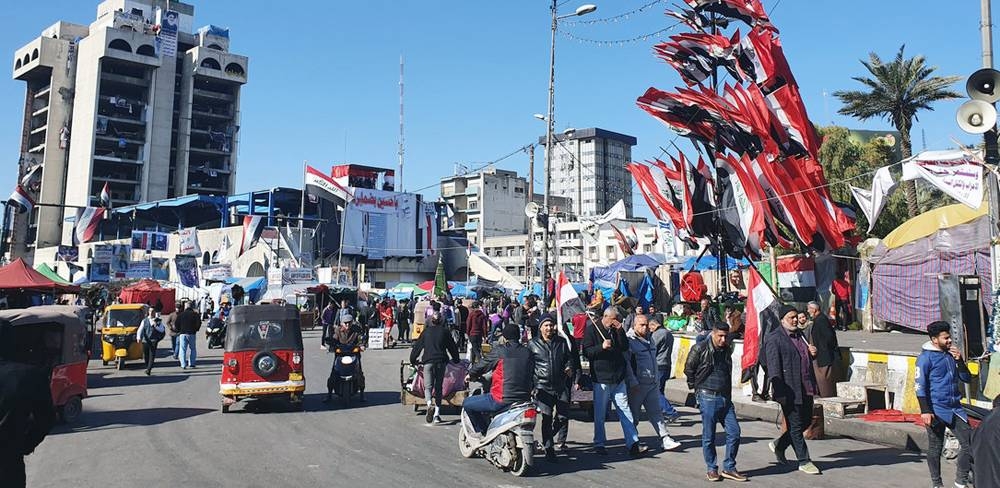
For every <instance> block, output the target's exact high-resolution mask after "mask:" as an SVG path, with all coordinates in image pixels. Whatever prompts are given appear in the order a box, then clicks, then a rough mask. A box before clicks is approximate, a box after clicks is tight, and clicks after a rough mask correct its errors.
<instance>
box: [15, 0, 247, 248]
mask: <svg viewBox="0 0 1000 488" xmlns="http://www.w3.org/2000/svg"><path fill="white" fill-rule="evenodd" d="M168 5H169V9H170V10H169V11H168V10H167V7H168ZM193 25H194V7H193V6H192V5H189V4H185V3H182V2H176V1H172V2H167V1H166V0H105V1H104V2H101V3H100V4H99V5H98V6H97V18H96V20H95V21H94V22H92V23H91V24H90V25H89V26H84V25H77V24H71V23H67V22H58V23H56V24H54V25H52V26H51V27H49V28H47V29H45V30H43V31H42V33H41V36H39V37H38V38H36V39H35V40H33V41H31V42H29V43H28V44H27V45H25V46H24V47H22V48H21V49H18V50H17V51H16V52H15V55H14V60H13V78H14V79H16V80H21V81H24V82H25V85H26V91H25V110H24V121H23V127H24V129H23V136H22V143H21V153H22V160H23V161H28V163H26V164H22V165H21V174H22V175H23V174H24V172H26V171H28V170H29V169H30V161H35V162H36V163H42V166H41V169H40V174H41V176H40V180H39V185H38V186H37V188H36V190H37V192H34V193H33V194H32V196H33V198H35V201H36V202H39V203H41V204H43V205H40V206H38V207H36V210H35V211H34V212H33V213H32V214H31V215H16V216H14V218H13V219H12V220H13V230H12V232H11V233H10V234H9V236H10V243H11V247H10V252H11V257H12V258H13V257H25V258H27V259H29V260H31V258H32V257H33V254H34V250H35V249H36V248H40V247H47V246H53V245H58V244H70V243H71V237H70V234H71V229H72V225H71V224H69V223H66V224H64V219H65V218H66V217H69V216H73V215H75V212H76V208H78V207H86V206H95V205H97V204H98V201H99V197H100V193H101V190H102V189H103V188H104V185H105V184H107V185H108V187H109V190H110V193H111V202H112V205H113V206H115V207H121V206H126V205H132V204H136V203H140V202H147V201H153V200H161V199H165V198H172V197H175V196H183V195H189V194H215V195H227V194H231V193H233V190H234V184H235V181H236V180H235V177H236V162H237V161H236V154H237V149H238V145H239V144H238V131H239V120H240V89H241V87H242V85H243V84H244V83H246V81H247V68H248V59H247V58H246V56H241V55H237V54H233V53H231V52H230V51H229V44H230V40H229V32H228V29H222V28H218V27H214V26H208V27H204V28H201V29H198V30H197V31H194V30H193Z"/></svg>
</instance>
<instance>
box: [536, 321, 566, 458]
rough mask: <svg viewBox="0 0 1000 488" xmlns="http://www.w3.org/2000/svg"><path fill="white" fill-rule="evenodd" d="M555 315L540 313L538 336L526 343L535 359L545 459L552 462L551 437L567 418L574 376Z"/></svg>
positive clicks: (561, 427)
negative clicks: (571, 381) (570, 388)
mask: <svg viewBox="0 0 1000 488" xmlns="http://www.w3.org/2000/svg"><path fill="white" fill-rule="evenodd" d="M557 327H558V324H556V318H555V317H553V316H552V315H551V314H545V315H543V316H542V320H541V322H539V325H538V330H539V336H538V337H536V338H534V339H532V340H531V342H529V343H528V349H530V350H531V355H532V356H533V357H534V360H535V388H536V390H537V394H536V397H537V399H538V407H539V411H540V412H541V414H542V445H543V446H544V447H545V460H547V461H550V462H555V460H556V450H555V442H554V438H555V435H556V432H561V431H562V429H563V426H564V425H566V424H567V423H568V422H569V417H567V413H569V383H570V379H572V378H573V358H572V350H571V349H570V347H569V344H567V342H566V339H564V338H562V337H559V333H558V329H557Z"/></svg>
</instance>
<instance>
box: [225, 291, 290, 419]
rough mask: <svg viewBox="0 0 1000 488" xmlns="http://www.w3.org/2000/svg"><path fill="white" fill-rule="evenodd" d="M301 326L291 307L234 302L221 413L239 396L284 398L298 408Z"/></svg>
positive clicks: (241, 397) (226, 345) (227, 326)
mask: <svg viewBox="0 0 1000 488" xmlns="http://www.w3.org/2000/svg"><path fill="white" fill-rule="evenodd" d="M303 358H304V354H303V351H302V329H301V327H300V322H299V311H298V309H297V308H295V306H294V305H288V304H285V305H275V304H266V305H239V306H236V307H233V310H232V312H230V315H229V320H228V321H226V344H225V352H224V354H223V356H222V376H221V377H220V378H219V394H220V395H221V396H222V412H223V413H225V412H228V411H229V407H230V406H231V405H232V404H234V403H236V402H237V401H239V400H242V399H244V398H261V397H285V398H287V399H288V400H289V401H290V402H291V403H292V406H294V407H295V408H297V409H301V408H302V395H303V393H304V392H305V389H306V380H305V373H304V368H303V366H304V364H303V362H304V361H303Z"/></svg>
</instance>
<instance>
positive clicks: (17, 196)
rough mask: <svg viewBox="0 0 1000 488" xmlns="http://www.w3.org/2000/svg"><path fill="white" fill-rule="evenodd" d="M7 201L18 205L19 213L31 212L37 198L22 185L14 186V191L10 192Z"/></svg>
mask: <svg viewBox="0 0 1000 488" xmlns="http://www.w3.org/2000/svg"><path fill="white" fill-rule="evenodd" d="M7 201H8V202H10V203H13V204H14V205H16V206H17V213H30V212H31V209H33V208H34V207H35V200H34V199H33V198H31V195H29V194H28V191H27V190H25V189H24V187H23V186H21V185H17V187H15V188H14V192H13V193H11V194H10V198H8V199H7Z"/></svg>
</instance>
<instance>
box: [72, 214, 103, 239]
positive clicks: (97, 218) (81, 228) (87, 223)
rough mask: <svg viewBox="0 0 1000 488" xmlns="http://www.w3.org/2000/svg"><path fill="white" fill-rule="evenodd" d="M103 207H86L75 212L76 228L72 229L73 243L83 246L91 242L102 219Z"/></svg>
mask: <svg viewBox="0 0 1000 488" xmlns="http://www.w3.org/2000/svg"><path fill="white" fill-rule="evenodd" d="M104 211H105V208H104V207H87V208H82V209H79V210H77V211H76V226H75V227H74V228H73V243H74V244H83V243H85V242H90V241H93V240H94V238H96V237H97V234H98V231H99V230H100V226H101V220H103V219H104Z"/></svg>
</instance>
